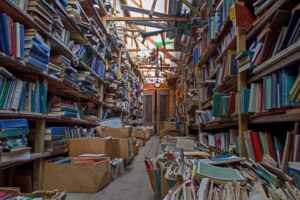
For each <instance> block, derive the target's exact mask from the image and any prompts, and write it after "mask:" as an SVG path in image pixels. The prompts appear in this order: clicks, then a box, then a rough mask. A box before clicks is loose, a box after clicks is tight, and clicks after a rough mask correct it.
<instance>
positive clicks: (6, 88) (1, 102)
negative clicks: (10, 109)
mask: <svg viewBox="0 0 300 200" xmlns="http://www.w3.org/2000/svg"><path fill="white" fill-rule="evenodd" d="M11 85H12V80H11V79H8V80H7V81H6V82H5V85H4V88H3V92H2V94H1V99H0V109H1V110H3V108H4V104H5V101H6V99H7V94H8V91H9V89H10V87H11Z"/></svg>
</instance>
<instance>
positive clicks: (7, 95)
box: [0, 68, 47, 113]
mask: <svg viewBox="0 0 300 200" xmlns="http://www.w3.org/2000/svg"><path fill="white" fill-rule="evenodd" d="M0 94H1V96H0V109H1V110H22V111H28V112H42V113H46V112H47V108H46V104H47V85H45V84H44V83H40V81H39V80H36V81H35V82H27V81H22V80H19V79H16V78H15V77H14V76H13V75H12V74H11V73H10V72H8V71H7V70H5V69H4V68H1V73H0Z"/></svg>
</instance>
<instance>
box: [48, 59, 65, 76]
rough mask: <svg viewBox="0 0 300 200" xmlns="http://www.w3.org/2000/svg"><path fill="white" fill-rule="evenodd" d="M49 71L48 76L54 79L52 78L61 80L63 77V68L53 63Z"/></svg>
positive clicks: (50, 64)
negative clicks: (61, 76)
mask: <svg viewBox="0 0 300 200" xmlns="http://www.w3.org/2000/svg"><path fill="white" fill-rule="evenodd" d="M48 66H49V69H48V74H49V75H50V76H51V77H52V78H57V79H59V78H60V75H61V70H62V68H61V67H59V66H57V65H55V64H53V63H51V62H50V63H49V65H48Z"/></svg>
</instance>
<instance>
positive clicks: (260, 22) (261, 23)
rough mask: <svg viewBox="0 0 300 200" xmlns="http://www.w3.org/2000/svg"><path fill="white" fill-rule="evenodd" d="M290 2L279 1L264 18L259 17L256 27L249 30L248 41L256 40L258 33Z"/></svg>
mask: <svg viewBox="0 0 300 200" xmlns="http://www.w3.org/2000/svg"><path fill="white" fill-rule="evenodd" d="M288 2H289V0H277V1H276V2H275V3H274V4H273V5H272V7H271V8H270V9H268V11H267V12H266V13H265V14H264V15H263V16H261V17H259V18H258V19H257V20H256V21H255V22H254V26H253V27H252V28H250V29H249V31H248V33H247V35H246V38H247V40H251V39H252V38H254V37H255V36H256V35H257V34H258V32H259V31H260V30H261V29H262V28H263V27H264V26H265V25H266V24H267V23H268V22H269V21H270V20H271V19H272V17H273V15H274V14H275V13H276V11H277V10H279V9H280V8H281V7H282V6H283V5H284V4H286V3H288Z"/></svg>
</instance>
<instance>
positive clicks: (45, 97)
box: [41, 84, 48, 113]
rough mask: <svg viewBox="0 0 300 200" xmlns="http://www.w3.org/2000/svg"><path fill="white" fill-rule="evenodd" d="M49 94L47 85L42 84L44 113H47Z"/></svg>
mask: <svg viewBox="0 0 300 200" xmlns="http://www.w3.org/2000/svg"><path fill="white" fill-rule="evenodd" d="M47 93H48V88H47V84H41V112H42V113H46V112H47Z"/></svg>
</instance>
